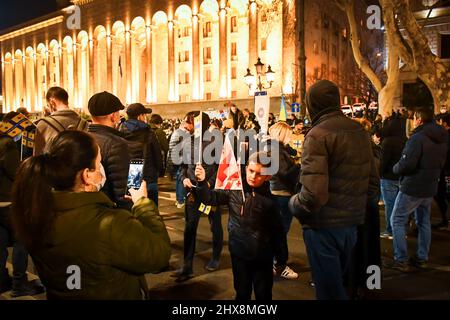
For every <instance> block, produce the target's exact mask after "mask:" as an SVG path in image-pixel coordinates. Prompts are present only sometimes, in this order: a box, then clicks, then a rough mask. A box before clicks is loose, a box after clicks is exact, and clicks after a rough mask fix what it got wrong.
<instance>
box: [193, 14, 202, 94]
mask: <svg viewBox="0 0 450 320" xmlns="http://www.w3.org/2000/svg"><path fill="white" fill-rule="evenodd" d="M199 29H200V22H199V18H198V15H196V14H195V15H193V16H192V79H193V87H192V98H193V99H194V100H200V98H201V97H200V31H199Z"/></svg>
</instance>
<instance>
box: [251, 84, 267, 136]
mask: <svg viewBox="0 0 450 320" xmlns="http://www.w3.org/2000/svg"><path fill="white" fill-rule="evenodd" d="M269 112H270V97H269V95H268V94H267V91H260V92H255V115H256V118H257V120H258V123H259V125H260V126H261V130H260V132H261V133H263V134H266V133H267V131H268V130H269Z"/></svg>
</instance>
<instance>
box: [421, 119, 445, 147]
mask: <svg viewBox="0 0 450 320" xmlns="http://www.w3.org/2000/svg"><path fill="white" fill-rule="evenodd" d="M420 131H423V133H424V134H425V135H426V136H427V137H428V138H430V140H431V141H433V142H434V143H444V142H446V141H447V140H448V134H447V130H445V128H444V127H442V126H440V125H438V124H436V122H435V121H434V120H433V121H432V122H429V123H425V124H423V125H421V126H419V127H417V128H416V129H415V130H414V133H416V132H420Z"/></svg>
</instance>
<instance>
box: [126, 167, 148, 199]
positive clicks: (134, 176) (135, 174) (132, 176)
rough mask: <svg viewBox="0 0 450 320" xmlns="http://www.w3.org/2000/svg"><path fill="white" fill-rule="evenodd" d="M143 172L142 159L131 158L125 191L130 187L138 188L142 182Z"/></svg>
mask: <svg viewBox="0 0 450 320" xmlns="http://www.w3.org/2000/svg"><path fill="white" fill-rule="evenodd" d="M143 172H144V159H133V160H131V161H130V170H129V172H128V180H127V193H128V190H130V189H139V188H140V187H141V183H142V175H143Z"/></svg>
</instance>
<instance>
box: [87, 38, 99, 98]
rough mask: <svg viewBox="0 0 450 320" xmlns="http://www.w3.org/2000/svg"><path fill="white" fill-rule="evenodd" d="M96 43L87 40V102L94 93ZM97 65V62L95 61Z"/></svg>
mask: <svg viewBox="0 0 450 320" xmlns="http://www.w3.org/2000/svg"><path fill="white" fill-rule="evenodd" d="M96 45H97V43H96V41H94V40H93V39H89V44H88V46H89V88H88V90H87V92H88V97H87V98H88V100H89V98H90V97H91V96H93V95H94V93H95V90H96V88H95V72H94V69H95V64H94V48H95V47H96ZM97 63H98V61H97Z"/></svg>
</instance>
